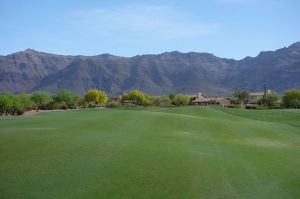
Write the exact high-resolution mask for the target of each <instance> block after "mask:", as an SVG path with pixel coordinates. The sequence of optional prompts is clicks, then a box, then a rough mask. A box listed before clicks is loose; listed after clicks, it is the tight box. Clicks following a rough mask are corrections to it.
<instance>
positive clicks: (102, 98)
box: [84, 89, 108, 104]
mask: <svg viewBox="0 0 300 199" xmlns="http://www.w3.org/2000/svg"><path fill="white" fill-rule="evenodd" d="M84 99H85V101H86V102H87V103H95V104H106V103H107V102H108V96H107V94H106V93H105V92H104V91H101V90H97V89H92V90H89V91H88V92H87V93H86V94H85V95H84Z"/></svg>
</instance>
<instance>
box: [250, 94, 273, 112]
mask: <svg viewBox="0 0 300 199" xmlns="http://www.w3.org/2000/svg"><path fill="white" fill-rule="evenodd" d="M271 92H272V91H271V90H267V91H266V92H249V93H248V99H247V100H246V107H249V108H250V107H256V106H257V105H258V102H259V100H261V99H263V98H264V97H265V96H266V95H267V94H270V93H271Z"/></svg>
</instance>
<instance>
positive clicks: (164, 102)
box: [154, 96, 172, 107]
mask: <svg viewBox="0 0 300 199" xmlns="http://www.w3.org/2000/svg"><path fill="white" fill-rule="evenodd" d="M171 104H172V101H171V99H170V98H169V97H168V96H161V97H159V98H155V100H154V105H155V106H159V107H168V106H170V105H171Z"/></svg>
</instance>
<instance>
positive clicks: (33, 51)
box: [23, 48, 37, 53]
mask: <svg viewBox="0 0 300 199" xmlns="http://www.w3.org/2000/svg"><path fill="white" fill-rule="evenodd" d="M23 52H25V53H35V52H37V51H36V50H33V49H31V48H27V49H26V50H24V51H23Z"/></svg>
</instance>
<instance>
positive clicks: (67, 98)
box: [52, 91, 78, 108]
mask: <svg viewBox="0 0 300 199" xmlns="http://www.w3.org/2000/svg"><path fill="white" fill-rule="evenodd" d="M52 98H53V101H54V102H55V103H65V104H66V106H67V108H75V107H76V102H77V99H78V97H77V96H76V95H75V94H74V93H72V92H71V91H61V92H58V93H57V94H56V95H54V96H53V97H52Z"/></svg>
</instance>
